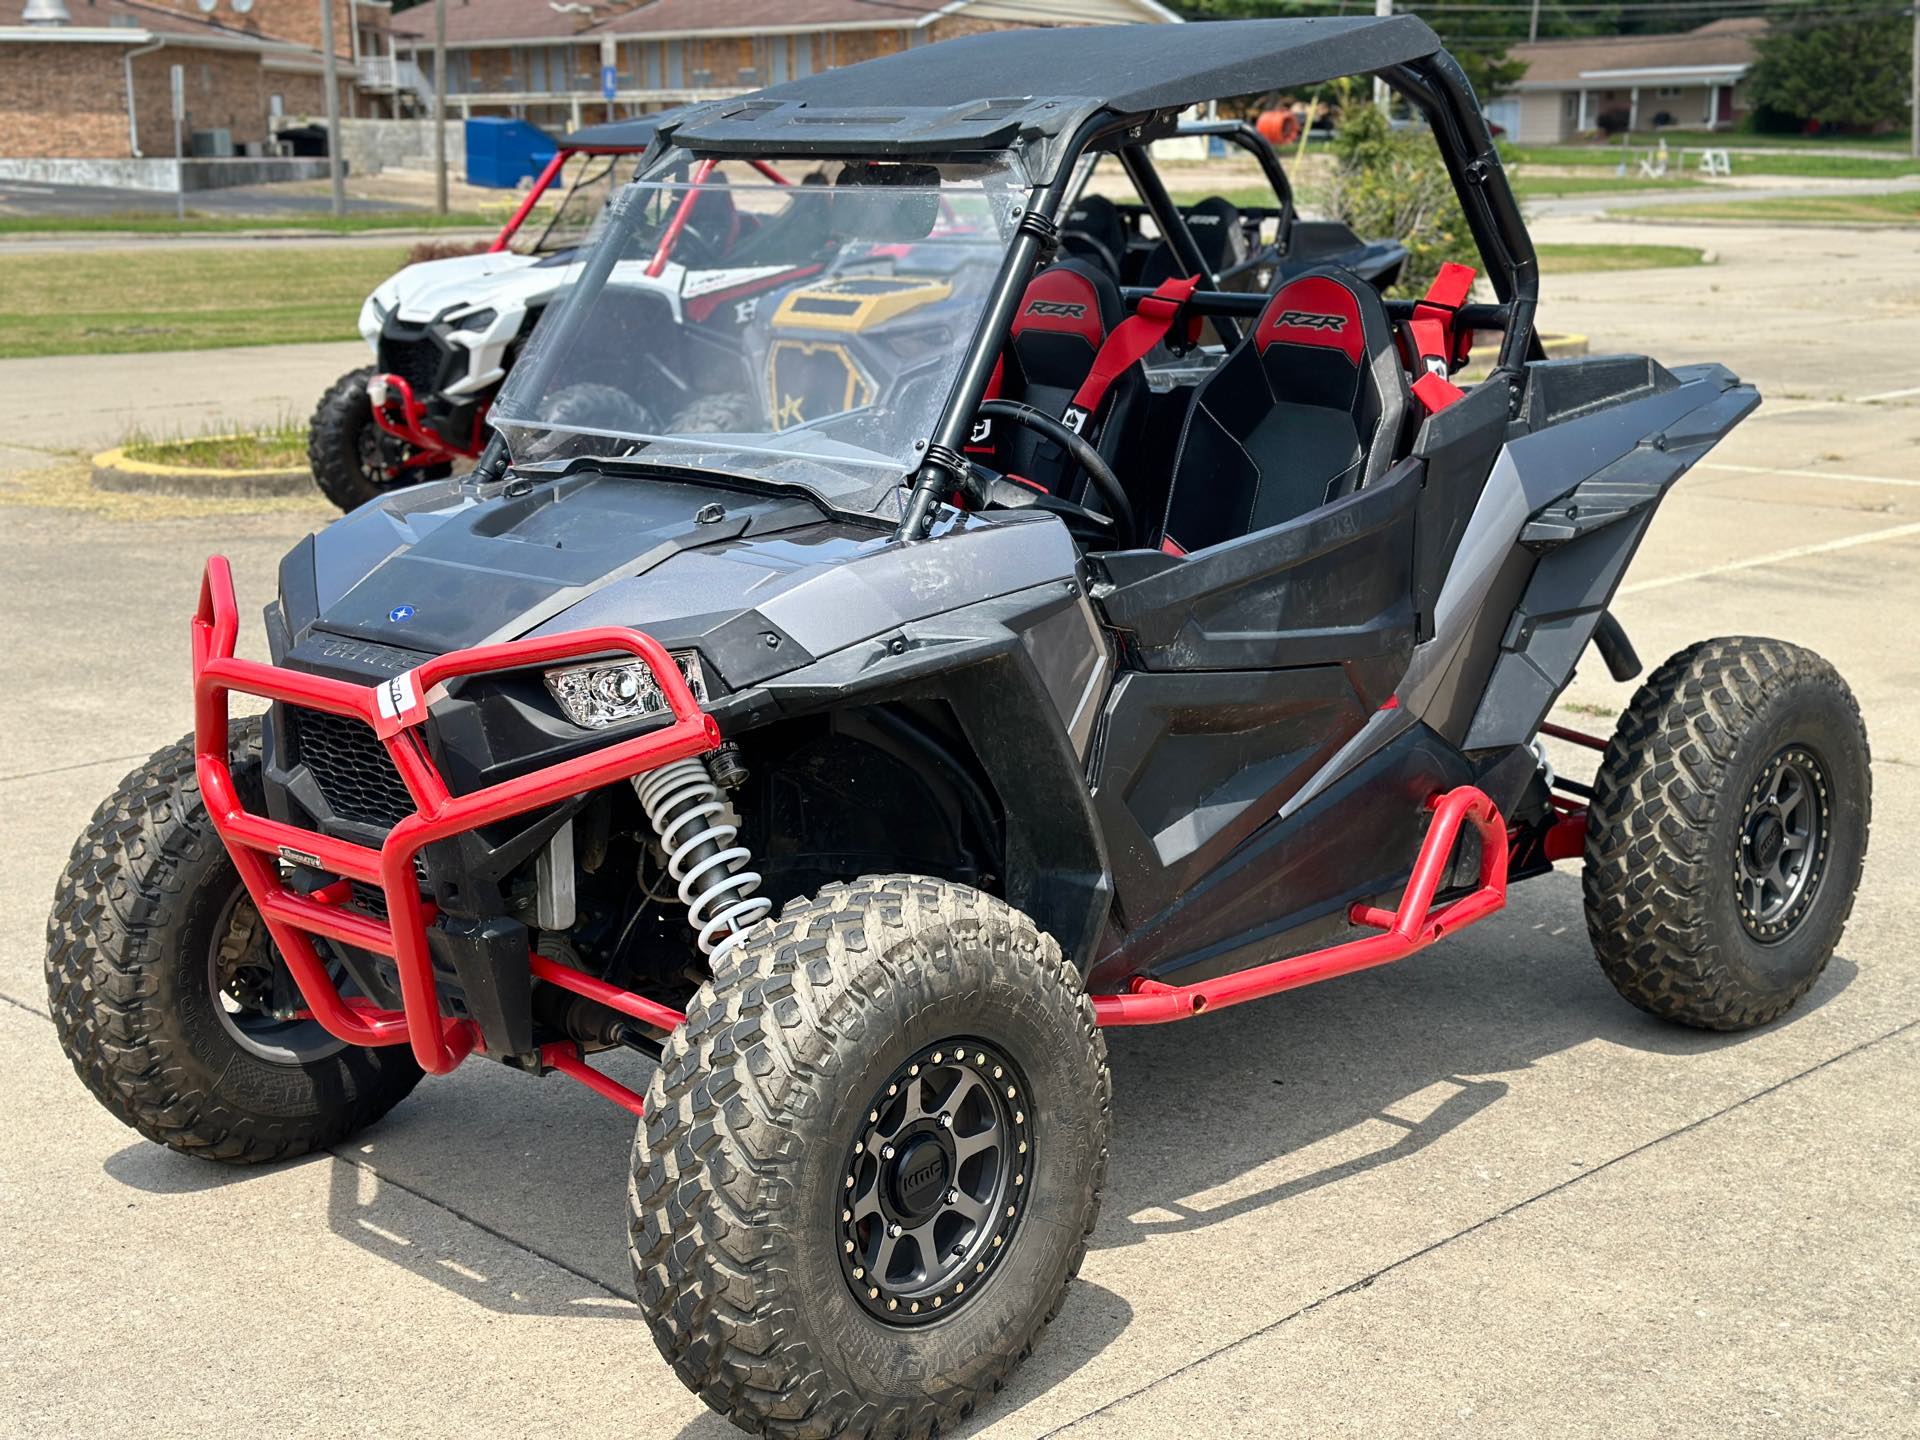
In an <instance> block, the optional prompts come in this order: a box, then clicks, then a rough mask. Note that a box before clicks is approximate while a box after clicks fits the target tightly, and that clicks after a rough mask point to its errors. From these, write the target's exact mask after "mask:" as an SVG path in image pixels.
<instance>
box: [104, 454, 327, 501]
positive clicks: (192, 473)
mask: <svg viewBox="0 0 1920 1440" xmlns="http://www.w3.org/2000/svg"><path fill="white" fill-rule="evenodd" d="M92 463H93V488H94V489H96V490H110V491H114V492H115V493H118V494H122V495H175V496H186V497H189V498H192V497H210V498H215V499H223V500H224V499H259V498H260V497H262V496H275V495H304V494H306V493H308V492H309V491H310V490H312V488H313V474H312V472H310V471H308V470H304V469H303V470H200V469H196V468H194V467H193V466H191V465H156V464H154V463H153V462H152V461H150V460H131V459H129V458H128V457H127V452H126V449H125V447H124V446H116V447H114V448H113V449H111V450H102V451H101V452H100V453H99V454H98V455H95V456H94V457H93V462H92Z"/></svg>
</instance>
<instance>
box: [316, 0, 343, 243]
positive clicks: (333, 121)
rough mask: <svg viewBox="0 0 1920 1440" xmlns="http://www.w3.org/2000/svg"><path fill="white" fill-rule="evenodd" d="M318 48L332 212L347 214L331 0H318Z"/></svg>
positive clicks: (338, 68) (338, 76)
mask: <svg viewBox="0 0 1920 1440" xmlns="http://www.w3.org/2000/svg"><path fill="white" fill-rule="evenodd" d="M320 49H321V51H322V54H323V57H324V58H323V61H322V66H323V75H324V79H323V81H322V83H323V84H325V85H326V87H327V178H328V179H329V180H330V181H332V182H333V213H334V214H336V215H344V214H346V213H347V185H346V181H345V179H344V178H343V174H342V170H341V159H340V60H339V57H338V56H336V55H335V54H334V53H333V0H320Z"/></svg>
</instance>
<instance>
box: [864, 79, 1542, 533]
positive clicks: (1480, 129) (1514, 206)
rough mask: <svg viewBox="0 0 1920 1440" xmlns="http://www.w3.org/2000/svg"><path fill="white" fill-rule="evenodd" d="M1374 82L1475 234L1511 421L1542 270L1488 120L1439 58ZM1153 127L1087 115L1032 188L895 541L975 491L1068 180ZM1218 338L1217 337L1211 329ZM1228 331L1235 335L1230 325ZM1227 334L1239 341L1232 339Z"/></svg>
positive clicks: (1159, 218) (1172, 210) (1139, 184)
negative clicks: (1113, 145) (993, 405)
mask: <svg viewBox="0 0 1920 1440" xmlns="http://www.w3.org/2000/svg"><path fill="white" fill-rule="evenodd" d="M1378 78H1380V79H1382V80H1384V81H1385V82H1386V83H1387V84H1388V85H1389V86H1390V87H1392V88H1393V89H1394V90H1396V91H1398V92H1399V93H1400V94H1402V95H1404V96H1405V97H1406V98H1407V99H1408V100H1409V101H1411V102H1412V104H1413V105H1414V107H1415V108H1416V109H1418V110H1419V111H1420V113H1421V114H1422V115H1423V116H1425V117H1426V120H1427V123H1428V125H1429V126H1430V127H1432V129H1433V132H1434V137H1435V141H1436V143H1437V144H1438V145H1439V147H1440V156H1441V159H1442V160H1443V161H1444V162H1445V164H1446V167H1447V174H1448V176H1449V177H1450V178H1451V179H1452V181H1453V189H1454V194H1455V196H1456V197H1457V198H1458V199H1459V201H1460V208H1461V211H1462V212H1463V213H1464V215H1465V217H1466V221H1467V228H1468V229H1469V230H1470V231H1471V232H1472V234H1473V239H1474V244H1475V246H1476V247H1477V248H1478V249H1479V251H1480V257H1481V260H1482V261H1483V262H1484V263H1485V267H1486V274H1487V278H1488V280H1489V281H1490V282H1491V283H1492V285H1493V289H1494V294H1495V295H1496V296H1497V297H1498V303H1497V304H1495V305H1489V306H1476V307H1474V318H1475V319H1476V320H1478V321H1482V322H1486V321H1497V322H1498V323H1497V324H1485V325H1484V328H1486V329H1499V330H1501V331H1502V336H1501V342H1500V358H1499V362H1498V364H1497V365H1496V366H1495V368H1494V371H1493V373H1492V374H1491V375H1489V376H1488V377H1487V379H1486V380H1485V381H1483V382H1481V383H1482V384H1488V385H1491V384H1493V383H1495V382H1496V381H1502V382H1504V383H1505V384H1506V385H1507V386H1508V389H1509V392H1510V394H1511V397H1512V398H1511V401H1510V405H1511V408H1512V409H1513V410H1514V411H1515V412H1516V413H1517V411H1518V408H1519V404H1520V393H1521V388H1520V382H1521V377H1522V375H1523V374H1524V373H1525V367H1526V363H1527V361H1528V360H1530V359H1535V358H1538V353H1539V351H1538V346H1537V344H1536V342H1535V340H1534V333H1533V316H1534V311H1535V309H1536V308H1537V307H1538V304H1539V299H1540V268H1539V262H1538V261H1537V260H1536V258H1535V256H1534V250H1533V240H1532V237H1530V236H1529V235H1528V233H1527V226H1526V221H1525V219H1524V218H1523V217H1522V216H1521V214H1520V204H1519V202H1518V201H1517V200H1516V199H1515V198H1514V194H1513V187H1512V186H1511V185H1510V184H1509V183H1508V182H1507V177H1506V171H1505V170H1504V168H1503V167H1502V166H1501V164H1500V156H1499V152H1498V151H1496V150H1495V149H1494V146H1493V136H1492V134H1491V132H1490V131H1488V129H1487V122H1486V117H1485V116H1484V115H1482V114H1481V112H1480V106H1479V102H1478V101H1477V100H1476V99H1475V98H1474V94H1473V86H1472V85H1471V84H1470V83H1469V82H1468V80H1467V77H1466V74H1465V72H1464V71H1462V70H1461V69H1460V66H1459V64H1458V63H1457V62H1456V61H1455V60H1454V59H1453V57H1452V56H1451V55H1448V54H1447V53H1446V52H1445V51H1444V50H1439V51H1435V52H1434V53H1433V54H1432V55H1429V56H1427V57H1426V58H1424V59H1422V60H1419V61H1417V62H1413V63H1411V64H1406V65H1395V66H1391V67H1389V68H1388V69H1386V70H1383V71H1380V72H1379V75H1378ZM1150 118H1151V117H1142V116H1131V115H1129V116H1113V115H1107V114H1102V115H1094V116H1090V117H1089V118H1088V119H1087V120H1085V121H1083V122H1082V123H1081V125H1080V127H1079V128H1078V129H1077V130H1075V131H1074V133H1073V135H1072V137H1071V138H1070V139H1069V140H1068V141H1067V143H1066V145H1065V146H1064V147H1063V148H1062V149H1061V151H1060V154H1059V158H1058V160H1057V162H1056V163H1055V165H1054V171H1053V179H1052V180H1051V181H1049V182H1048V183H1047V184H1045V185H1036V186H1035V187H1034V188H1033V190H1032V192H1031V193H1030V195H1029V196H1028V200H1027V204H1026V206H1025V207H1024V208H1023V209H1022V210H1021V211H1020V212H1019V214H1018V216H1017V218H1018V220H1019V222H1020V224H1019V228H1018V230H1016V231H1015V233H1014V238H1013V244H1012V245H1010V246H1009V247H1008V248H1007V254H1006V258H1005V259H1004V260H1003V261H1002V262H1001V265H1000V272H999V274H998V275H996V276H995V277H994V281H993V288H992V290H991V291H990V292H989V294H988V297H987V304H986V307H985V309H984V310H983V311H982V313H981V316H980V323H979V324H978V325H977V326H976V327H975V329H974V332H973V337H972V339H971V340H970V341H969V342H968V345H967V351H966V356H965V358H964V359H963V360H962V361H961V364H960V373H959V375H958V376H956V377H955V380H954V386H953V389H952V391H951V392H950V393H949V395H948V397H947V408H946V409H945V410H944V411H943V412H942V413H941V416H940V421H939V423H938V425H937V426H935V428H934V433H933V437H932V439H931V440H930V441H929V442H928V443H927V446H926V455H925V458H924V459H923V460H922V461H921V462H920V467H919V469H918V470H916V471H915V472H914V477H913V485H912V488H911V489H910V490H909V491H908V494H907V500H906V504H905V506H904V508H903V510H902V513H901V517H900V524H899V525H898V527H896V528H895V530H894V539H896V540H901V541H906V540H922V539H925V538H926V536H927V533H928V531H929V530H931V528H932V526H933V517H934V511H935V509H936V508H937V507H938V505H939V503H940V498H941V496H942V495H944V494H946V493H948V492H949V491H951V490H952V489H954V488H955V487H956V486H957V487H958V488H959V489H960V490H961V491H962V492H963V493H972V491H973V490H974V484H973V475H972V466H971V463H970V462H969V461H968V460H967V458H966V455H965V453H964V448H963V447H964V446H965V443H966V437H967V433H968V431H969V429H970V428H971V427H972V424H973V417H974V412H975V411H976V410H977V409H978V408H979V405H980V401H981V398H982V397H983V396H984V395H985V393H986V388H987V381H988V378H989V377H990V376H991V375H992V374H993V367H994V365H995V364H996V362H997V361H998V360H999V358H1000V351H1001V348H1002V346H1003V345H1004V343H1005V341H1006V337H1007V334H1008V333H1009V332H1010V331H1011V329H1012V328H1013V318H1014V314H1015V312H1016V311H1017V310H1018V308H1019V305H1020V299H1021V296H1022V295H1023V294H1025V292H1026V285H1027V281H1028V280H1029V279H1030V278H1031V277H1032V274H1033V271H1034V269H1035V268H1036V266H1037V264H1038V263H1039V262H1040V260H1041V259H1042V256H1043V255H1044V254H1045V253H1047V252H1048V251H1049V250H1051V249H1052V248H1053V247H1055V246H1057V244H1058V239H1059V226H1058V222H1057V219H1056V217H1057V216H1058V214H1059V213H1060V210H1061V208H1062V204H1063V202H1064V201H1065V200H1066V198H1067V194H1068V192H1069V191H1070V190H1071V189H1072V187H1073V174H1074V170H1075V168H1076V166H1077V164H1078V162H1079V160H1080V157H1081V156H1082V155H1084V154H1085V153H1086V152H1087V151H1088V150H1089V149H1091V148H1092V147H1093V146H1094V145H1096V144H1097V143H1099V142H1100V141H1102V140H1105V139H1107V138H1108V137H1109V136H1112V135H1115V134H1125V135H1127V136H1128V138H1129V139H1130V140H1132V141H1134V142H1141V141H1142V137H1143V133H1144V131H1145V130H1146V128H1147V125H1148V123H1149V120H1150ZM1119 148H1120V161H1121V164H1122V165H1123V166H1125V167H1126V170H1127V174H1128V177H1129V178H1130V179H1132V180H1133V182H1134V188H1135V189H1136V190H1138V191H1139V192H1140V198H1141V199H1142V200H1143V201H1145V202H1146V206H1147V210H1148V213H1150V214H1151V215H1152V216H1153V219H1154V223H1155V224H1156V225H1158V226H1159V227H1160V231H1161V233H1162V234H1163V235H1165V236H1166V238H1167V243H1168V244H1169V245H1171V246H1172V247H1173V252H1174V254H1175V255H1176V256H1178V257H1179V259H1180V262H1181V263H1182V264H1183V265H1188V266H1191V267H1192V269H1191V271H1190V273H1197V274H1199V275H1201V276H1202V277H1203V278H1204V279H1206V280H1212V279H1213V275H1212V272H1211V271H1210V270H1208V268H1207V267H1206V265H1205V264H1204V263H1201V261H1200V249H1199V246H1198V245H1197V244H1195V242H1194V239H1193V233H1192V231H1190V230H1189V229H1188V228H1187V222H1186V217H1185V216H1183V215H1182V214H1181V213H1180V210H1179V207H1177V206H1176V205H1174V203H1173V201H1172V198H1171V197H1170V196H1169V195H1168V194H1167V190H1166V186H1165V185H1163V184H1162V183H1161V182H1160V176H1159V173H1158V172H1157V171H1155V170H1154V169H1153V166H1152V162H1151V160H1150V159H1149V158H1148V156H1147V153H1146V150H1145V147H1144V144H1143V143H1134V144H1128V145H1123V146H1121V147H1119ZM1207 288H1208V289H1211V288H1212V287H1211V286H1208V287H1207ZM1195 298H1196V299H1199V298H1201V296H1200V295H1196V297H1195ZM1215 328H1216V329H1219V328H1220V327H1219V325H1218V324H1217V323H1216V327H1215ZM1228 328H1229V329H1232V326H1231V322H1230V321H1229V322H1228ZM1234 333H1235V337H1236V338H1237V330H1236V331H1235V332H1234ZM1222 335H1223V338H1225V335H1226V331H1222ZM1229 343H1231V342H1229Z"/></svg>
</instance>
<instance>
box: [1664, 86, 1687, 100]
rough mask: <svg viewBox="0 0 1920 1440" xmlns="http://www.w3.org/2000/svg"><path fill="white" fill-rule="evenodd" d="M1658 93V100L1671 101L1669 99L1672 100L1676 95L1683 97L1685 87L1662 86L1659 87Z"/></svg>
mask: <svg viewBox="0 0 1920 1440" xmlns="http://www.w3.org/2000/svg"><path fill="white" fill-rule="evenodd" d="M1659 93H1660V98H1661V99H1662V100H1671V99H1673V98H1674V96H1676V95H1684V94H1686V93H1687V92H1686V87H1685V86H1681V85H1662V86H1661V87H1660V92H1659Z"/></svg>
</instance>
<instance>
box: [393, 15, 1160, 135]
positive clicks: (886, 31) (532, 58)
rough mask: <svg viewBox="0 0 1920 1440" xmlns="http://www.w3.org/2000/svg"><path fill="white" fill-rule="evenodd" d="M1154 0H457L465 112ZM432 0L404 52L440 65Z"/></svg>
mask: <svg viewBox="0 0 1920 1440" xmlns="http://www.w3.org/2000/svg"><path fill="white" fill-rule="evenodd" d="M1178 18H1179V17H1178V16H1177V15H1175V14H1174V13H1173V12H1172V11H1171V10H1169V9H1167V8H1166V6H1164V5H1161V4H1158V3H1156V0H885V3H876V0H638V3H636V0H447V92H448V103H449V109H450V110H451V111H452V112H453V113H454V114H456V115H515V116H518V117H520V118H522V119H526V120H531V121H533V122H535V123H536V124H542V125H546V126H548V127H550V128H567V127H571V126H574V125H578V124H579V123H581V121H582V120H583V119H585V120H594V119H604V118H605V117H606V115H607V112H608V109H609V106H608V105H607V102H606V101H605V100H603V98H602V93H601V66H602V64H603V63H611V64H612V65H613V67H614V70H615V77H616V87H615V93H614V98H613V102H612V106H611V108H612V110H613V111H614V113H616V114H621V115H630V114H639V113H644V112H646V111H648V110H657V109H659V108H661V107H663V106H667V105H677V104H682V103H684V102H686V101H690V100H705V99H715V98H719V97H722V96H727V95H736V94H739V93H740V92H741V91H743V90H754V89H758V88H759V87H760V86H763V85H776V84H779V83H780V82H782V81H785V80H792V79H797V78H799V77H800V76H802V75H809V74H812V73H814V72H815V71H818V70H827V69H831V68H833V67H834V66H836V65H851V64H853V63H855V62H856V61H860V60H870V59H872V58H873V57H875V56H876V55H889V54H892V53H893V52H894V51H896V50H904V49H907V48H909V47H910V46H914V45H924V44H929V43H931V42H933V41H936V40H944V39H947V38H949V37H950V36H954V35H965V34H969V33H972V32H974V31H978V30H986V29H1003V28H1007V27H1011V26H1019V25H1113V24H1139V23H1152V24H1158V23H1165V22H1170V21H1177V20H1178ZM433 24H434V20H433V6H432V5H431V4H421V5H416V6H415V7H413V8H412V9H409V10H404V11H402V12H400V13H399V14H397V15H395V16H394V17H393V21H392V37H393V44H394V46H395V48H396V51H397V54H398V56H400V57H402V61H401V63H406V62H407V61H412V62H413V63H415V64H416V65H418V66H419V67H420V69H421V71H422V72H423V74H428V75H430V74H431V70H432V45H433Z"/></svg>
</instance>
